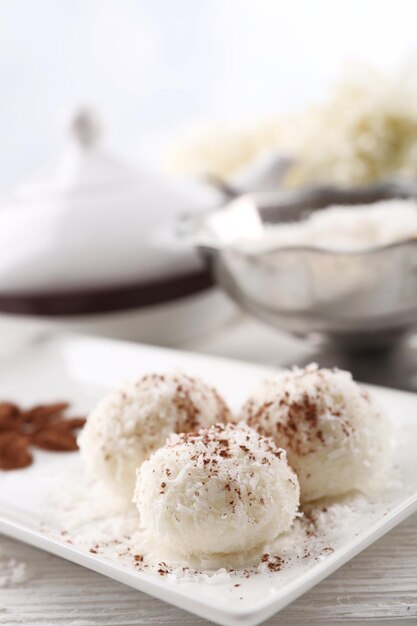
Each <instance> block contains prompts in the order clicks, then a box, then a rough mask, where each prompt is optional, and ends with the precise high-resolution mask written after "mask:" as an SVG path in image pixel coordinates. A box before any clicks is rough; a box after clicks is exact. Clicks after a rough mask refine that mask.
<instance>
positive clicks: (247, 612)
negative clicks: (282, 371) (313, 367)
mask: <svg viewBox="0 0 417 626" xmlns="http://www.w3.org/2000/svg"><path fill="white" fill-rule="evenodd" d="M176 368H181V369H183V370H185V371H188V372H190V373H192V374H195V375H197V376H201V377H202V378H204V379H205V380H207V381H208V382H210V383H212V384H213V385H216V386H217V387H218V388H219V390H220V391H221V392H222V393H223V394H224V396H225V398H226V399H227V400H228V401H229V403H230V404H231V406H232V407H233V408H237V407H238V406H239V405H240V404H241V402H242V401H243V400H244V399H245V394H247V393H248V391H249V390H250V389H252V388H253V387H254V386H255V385H256V384H257V383H258V382H259V381H260V380H261V379H262V378H264V377H265V376H267V375H270V374H271V371H272V370H271V369H270V368H264V367H260V366H257V365H250V364H246V363H239V362H234V361H229V360H225V359H219V358H212V357H206V356H201V355H196V354H191V353H185V352H179V351H174V350H165V349H160V348H153V347H149V346H142V345H138V344H128V343H123V342H117V341H110V340H104V339H95V338H86V337H78V336H64V337H55V338H49V339H48V338H46V339H42V340H39V341H37V342H34V343H32V344H31V345H28V346H26V347H25V348H21V349H20V350H19V351H16V352H14V353H13V354H11V355H9V356H8V357H7V358H3V360H1V361H0V399H13V400H16V401H18V402H21V403H22V404H23V405H31V404H32V405H33V404H35V403H38V402H50V401H53V400H55V399H57V400H60V399H70V400H71V401H72V402H73V405H74V409H75V411H76V412H79V411H80V412H86V411H88V410H89V409H90V408H91V407H92V406H93V405H94V403H95V402H96V401H97V399H98V398H100V396H101V395H102V394H103V393H105V392H106V391H108V390H109V389H110V388H112V387H113V386H114V385H115V384H117V383H118V382H119V381H120V380H123V379H126V378H132V377H135V376H138V375H140V374H142V373H145V372H149V371H169V370H172V369H176ZM372 393H373V394H374V395H375V396H376V397H377V399H378V400H379V402H380V403H381V405H382V406H384V407H385V409H386V411H387V412H388V414H389V415H390V416H391V418H392V420H393V421H394V424H395V428H396V434H397V452H396V465H397V472H399V473H400V474H401V475H402V476H406V477H407V480H405V481H402V482H401V481H399V482H397V484H396V485H395V488H391V489H389V490H387V492H384V494H381V496H380V497H379V499H378V501H376V502H374V503H370V505H369V508H368V509H367V510H366V511H364V512H363V513H361V514H360V515H357V516H356V517H355V520H354V521H353V522H352V523H351V524H347V525H345V526H344V527H343V528H341V530H340V533H339V537H338V538H337V540H336V541H333V544H332V545H333V546H334V551H333V552H330V551H329V553H328V554H326V555H325V556H323V557H322V558H320V559H318V560H316V561H313V562H311V561H309V560H307V561H303V560H302V559H301V560H300V562H299V563H297V564H296V566H294V567H291V568H289V569H288V570H287V569H286V568H285V567H284V568H283V569H282V570H281V571H279V572H271V573H262V574H259V575H257V576H253V577H250V578H249V579H245V578H242V579H241V580H238V581H237V580H236V579H235V578H234V579H232V580H231V581H226V582H225V581H222V582H221V581H220V582H216V583H209V582H205V581H203V580H198V581H192V580H187V581H182V582H175V581H173V580H171V578H170V577H160V576H158V575H156V574H153V573H149V572H143V571H137V570H135V569H134V567H133V566H131V565H130V566H129V565H128V564H126V563H125V562H123V561H122V560H120V559H118V558H117V557H112V558H109V557H108V556H106V557H105V556H102V555H100V554H97V555H96V554H94V555H93V554H91V553H89V551H88V549H83V548H80V547H76V546H74V545H69V544H68V543H66V542H65V540H64V538H62V539H59V538H58V539H56V538H52V537H51V536H50V535H49V534H47V533H45V531H44V529H43V526H42V524H41V521H40V520H41V513H42V510H43V504H42V499H43V498H44V497H45V493H46V492H50V491H51V490H53V488H54V486H56V485H57V481H59V480H62V475H63V474H64V473H66V472H68V471H69V470H71V469H73V468H76V467H77V466H78V464H79V459H78V454H76V453H73V454H68V455H64V454H54V453H48V452H40V451H39V452H36V456H35V463H34V464H33V465H32V466H31V467H28V468H26V469H23V470H19V471H15V472H0V531H1V532H2V533H4V534H6V535H9V536H11V537H14V538H16V539H19V540H21V541H25V542H27V543H29V544H32V545H34V546H36V547H38V548H42V549H44V550H47V551H49V552H51V553H53V554H56V555H58V556H61V557H63V558H66V559H68V560H70V561H74V562H75V563H78V564H80V565H83V566H85V567H88V568H90V569H92V570H95V571H97V572H100V573H101V574H104V575H106V576H108V577H110V578H114V579H115V580H118V581H120V582H123V583H125V584H127V585H130V586H131V587H134V588H136V589H139V590H140V591H143V592H145V593H148V594H150V595H153V596H155V597H157V598H159V599H161V600H164V601H166V602H169V603H171V604H174V605H176V606H178V607H180V608H183V609H185V610H187V611H190V612H192V613H195V614H197V615H200V616H202V617H205V618H207V619H210V620H212V621H215V622H218V623H219V624H225V625H234V624H247V625H249V626H250V625H253V624H258V623H260V622H261V621H263V620H265V619H267V618H268V617H270V616H271V615H273V614H274V613H275V612H277V611H279V610H280V609H282V608H283V607H284V606H286V605H287V604H289V603H290V602H292V601H293V600H294V599H295V598H297V597H298V596H300V595H301V594H303V593H305V592H306V591H308V590H309V589H310V588H311V587H313V586H314V585H316V584H317V583H318V582H320V581H321V580H323V578H325V577H326V576H328V575H329V574H331V573H332V572H334V571H335V570H336V569H337V568H338V567H340V566H341V565H343V564H344V563H346V562H347V561H348V560H349V559H351V558H352V557H354V556H355V555H356V554H358V553H359V552H360V551H361V550H363V549H364V548H366V547H367V546H369V545H370V544H371V543H373V542H374V541H375V540H376V539H378V538H379V537H381V536H382V535H383V534H385V533H386V532H388V531H389V530H390V529H391V528H393V527H394V526H396V525H397V524H399V523H400V522H401V521H402V520H404V519H405V518H406V517H407V516H409V515H410V514H411V513H413V512H414V511H416V510H417V454H416V452H415V450H416V447H417V396H416V395H414V394H410V393H405V392H399V391H393V390H390V389H382V388H375V387H374V388H372ZM58 534H59V533H57V536H58ZM332 539H333V540H334V537H333V538H332ZM237 582H238V583H240V586H239V587H235V584H236V583H237Z"/></svg>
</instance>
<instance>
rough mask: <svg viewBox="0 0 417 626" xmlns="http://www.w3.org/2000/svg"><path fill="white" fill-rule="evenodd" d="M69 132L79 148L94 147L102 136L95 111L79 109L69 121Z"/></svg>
mask: <svg viewBox="0 0 417 626" xmlns="http://www.w3.org/2000/svg"><path fill="white" fill-rule="evenodd" d="M70 132H71V135H72V137H73V138H74V139H75V141H76V142H77V143H78V145H79V146H80V147H82V148H85V149H88V148H93V147H95V146H96V145H97V143H98V140H99V138H100V136H101V134H102V125H101V123H100V120H99V117H98V115H97V113H96V111H94V110H93V109H90V108H87V107H85V108H82V109H80V110H79V111H78V113H76V115H75V116H74V117H73V119H72V121H71V124H70Z"/></svg>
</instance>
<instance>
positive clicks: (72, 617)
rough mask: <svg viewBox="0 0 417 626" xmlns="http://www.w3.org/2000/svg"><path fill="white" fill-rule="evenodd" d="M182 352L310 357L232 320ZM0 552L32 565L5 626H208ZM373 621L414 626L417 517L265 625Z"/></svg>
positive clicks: (3, 608) (2, 618)
mask: <svg viewBox="0 0 417 626" xmlns="http://www.w3.org/2000/svg"><path fill="white" fill-rule="evenodd" d="M183 347H184V348H186V349H192V350H197V351H201V352H206V353H211V354H220V355H224V356H230V357H234V358H241V359H246V360H253V361H258V362H261V363H265V364H274V365H279V364H280V363H284V362H285V363H289V362H291V361H294V362H296V361H298V360H299V359H302V358H305V357H306V356H307V355H308V350H307V348H306V346H305V345H304V344H303V343H301V342H299V341H296V340H293V339H288V338H286V337H283V336H282V335H279V334H278V333H276V332H273V331H270V330H269V329H266V328H265V327H262V326H260V325H258V324H256V323H255V322H251V321H250V322H249V321H247V320H233V322H232V323H230V324H229V325H228V327H226V328H223V329H222V331H219V332H217V333H215V334H212V335H211V336H206V337H202V338H200V339H199V340H194V341H193V342H190V343H189V344H188V345H184V346H183ZM416 419H417V416H416ZM416 453H417V452H416ZM0 550H1V551H2V552H3V553H4V554H6V555H9V556H10V557H13V558H16V559H17V560H19V561H22V562H24V563H26V565H27V579H26V580H25V581H24V582H22V583H21V584H15V585H12V586H11V587H8V588H0V625H1V626H13V625H15V624H24V625H28V626H95V625H98V624H103V625H106V626H128V625H129V626H131V625H136V624H144V625H151V624H152V625H153V624H170V625H172V626H179V625H180V624H193V625H194V624H195V625H197V624H204V623H206V624H207V623H208V622H206V621H205V620H203V619H200V618H197V617H194V616H192V615H190V614H187V613H185V612H183V611H181V610H179V609H176V608H174V607H171V606H168V605H167V604H164V603H162V602H160V601H158V600H155V599H153V598H151V597H149V596H146V595H144V594H142V593H139V592H137V591H134V590H132V589H129V588H128V587H125V586H123V585H121V584H119V583H116V582H113V581H111V580H109V579H106V578H104V577H103V576H100V575H98V574H95V573H93V572H90V571H88V570H86V569H84V568H82V567H79V566H77V565H73V564H72V563H69V562H66V561H64V560H61V559H59V558H57V557H54V556H51V555H48V554H45V553H43V552H41V551H38V550H36V549H34V548H30V547H28V546H25V545H23V544H19V543H18V542H15V541H13V540H10V539H7V538H4V537H0ZM0 578H1V571H0ZM368 621H369V622H370V623H372V626H377V625H380V626H388V625H391V624H407V623H408V624H417V515H415V516H413V517H412V518H410V519H409V520H407V521H406V522H404V523H403V524H401V526H399V527H397V528H396V529H394V530H393V531H392V532H390V533H389V534H388V535H386V536H385V537H383V538H382V539H381V540H380V541H378V542H377V543H376V544H374V545H373V546H371V547H370V548H368V549H367V550H366V551H365V552H363V553H362V554H360V555H359V556H358V557H356V558H355V559H353V560H352V561H351V562H350V563H348V564H347V565H345V566H344V567H343V568H341V569H340V570H339V571H338V572H336V573H335V574H333V575H332V576H331V577H330V578H328V579H327V580H325V581H324V582H322V583H321V584H320V585H318V586H317V587H316V588H314V589H313V590H312V591H311V592H309V593H308V594H306V595H305V596H303V597H301V598H300V599H299V600H297V601H296V602H294V603H293V604H292V605H290V606H289V607H288V608H287V609H285V610H284V611H282V612H281V613H279V614H278V615H276V616H275V617H273V618H271V619H270V620H269V621H268V622H267V624H269V625H271V626H272V625H276V626H287V625H294V626H295V625H297V626H301V625H304V624H307V623H313V624H320V625H323V626H331V625H332V624H344V625H346V626H353V625H356V626H359V625H363V624H364V622H368Z"/></svg>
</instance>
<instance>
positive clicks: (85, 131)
mask: <svg viewBox="0 0 417 626" xmlns="http://www.w3.org/2000/svg"><path fill="white" fill-rule="evenodd" d="M100 138H101V125H100V123H99V121H98V118H97V116H96V115H95V114H94V113H93V112H91V111H87V110H83V111H80V112H79V113H78V114H77V115H76V116H75V117H74V119H73V120H72V123H71V127H70V138H69V141H68V146H67V147H66V149H65V150H64V151H63V154H62V155H61V157H60V158H59V159H58V160H57V161H56V162H54V163H51V164H49V165H47V166H45V167H44V168H42V169H41V170H39V171H38V172H36V173H35V174H34V175H33V176H31V177H29V178H28V179H26V180H24V181H22V182H21V183H19V184H18V185H16V186H15V187H14V188H13V189H12V190H10V192H9V193H8V194H7V196H4V197H3V199H2V202H1V203H0V249H1V250H2V254H1V255H0V293H3V294H4V293H15V292H19V293H22V292H23V291H25V290H28V291H30V292H31V293H33V292H37V291H42V292H45V291H48V292H51V291H54V290H56V291H66V290H71V289H77V288H83V289H85V288H89V287H91V288H97V287H99V288H101V287H105V286H108V285H120V284H123V285H130V284H133V283H134V284H136V283H140V282H144V283H149V282H152V281H154V280H160V279H167V278H169V277H171V276H172V277H173V278H177V277H178V276H179V275H182V274H187V272H195V271H197V270H201V269H202V264H201V260H200V259H199V257H198V256H197V255H196V253H195V251H194V250H193V249H192V248H191V247H190V246H189V245H188V244H187V243H186V242H185V241H179V240H177V239H176V237H175V229H176V224H177V222H178V220H179V218H180V216H181V215H183V214H192V213H195V212H198V211H201V210H205V209H208V208H210V207H213V206H215V205H216V204H217V203H218V202H219V200H220V198H219V196H218V194H217V193H216V192H215V191H214V190H213V189H211V188H209V187H208V186H204V185H203V184H201V185H200V184H197V183H192V184H191V183H187V184H185V183H182V182H181V183H180V182H179V181H176V180H173V179H169V178H168V177H166V176H164V175H162V174H161V173H159V172H154V171H149V170H146V169H145V168H143V167H142V168H135V167H133V166H131V165H130V164H127V163H125V162H124V161H123V160H121V159H118V158H117V157H115V156H113V155H111V154H108V153H107V152H106V151H105V150H103V148H102V146H101V141H100Z"/></svg>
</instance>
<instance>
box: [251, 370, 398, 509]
mask: <svg viewBox="0 0 417 626" xmlns="http://www.w3.org/2000/svg"><path fill="white" fill-rule="evenodd" d="M240 418H241V419H243V420H244V421H246V422H247V424H249V425H250V426H251V427H252V428H255V429H256V430H257V431H258V432H259V433H260V434H262V435H265V436H269V437H272V438H273V439H274V441H275V443H276V444H277V445H278V446H282V447H283V448H285V450H286V451H287V454H288V461H289V463H290V464H291V466H292V467H293V469H294V470H295V471H296V473H297V475H298V478H299V481H300V487H301V499H302V500H303V501H312V500H317V499H319V498H322V497H326V496H339V495H342V494H346V493H348V492H349V491H352V490H360V491H363V492H368V491H371V490H373V489H375V488H378V487H380V486H382V485H383V481H384V479H385V478H386V473H387V468H388V467H389V461H390V450H391V431H390V427H389V422H388V420H387V418H386V417H385V415H384V414H383V413H382V412H381V410H380V409H379V407H378V406H377V404H376V403H375V401H374V400H373V398H372V397H371V396H370V394H369V393H368V391H367V390H365V389H364V388H363V387H361V386H360V385H358V384H357V383H356V382H355V381H354V380H353V379H352V375H351V374H350V373H349V372H346V371H342V370H337V369H333V370H330V369H319V368H318V366H317V365H315V364H311V365H309V366H307V367H306V368H304V369H298V368H294V369H293V370H292V371H284V372H282V373H279V374H278V375H277V376H276V377H275V378H273V379H271V380H268V381H266V382H264V383H263V384H262V385H261V386H260V387H259V388H258V389H257V390H256V391H255V393H254V394H253V395H252V396H251V397H250V398H249V400H248V401H247V402H246V404H245V405H244V406H243V408H242V411H241V413H240Z"/></svg>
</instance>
